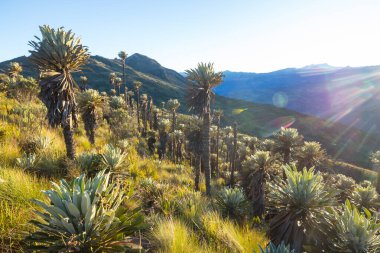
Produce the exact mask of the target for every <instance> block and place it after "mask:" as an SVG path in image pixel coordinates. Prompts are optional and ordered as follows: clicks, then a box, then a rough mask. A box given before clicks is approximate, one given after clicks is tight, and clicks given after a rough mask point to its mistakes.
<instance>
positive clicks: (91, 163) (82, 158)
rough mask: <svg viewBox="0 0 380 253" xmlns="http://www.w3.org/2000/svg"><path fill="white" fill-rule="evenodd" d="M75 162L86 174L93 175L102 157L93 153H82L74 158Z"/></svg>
mask: <svg viewBox="0 0 380 253" xmlns="http://www.w3.org/2000/svg"><path fill="white" fill-rule="evenodd" d="M76 161H77V164H78V166H79V168H80V170H81V172H85V173H86V174H87V175H90V176H91V175H94V174H95V173H96V172H98V171H99V170H100V167H101V166H99V165H100V164H101V161H102V157H101V156H100V155H98V154H94V153H87V152H85V153H82V154H80V155H79V156H78V157H77V158H76Z"/></svg>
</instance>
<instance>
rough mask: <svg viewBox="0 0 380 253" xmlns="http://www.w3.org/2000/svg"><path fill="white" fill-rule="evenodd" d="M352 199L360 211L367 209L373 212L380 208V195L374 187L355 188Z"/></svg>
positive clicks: (359, 186)
mask: <svg viewBox="0 0 380 253" xmlns="http://www.w3.org/2000/svg"><path fill="white" fill-rule="evenodd" d="M351 199H352V202H353V203H354V204H355V205H356V206H357V207H358V208H359V210H361V209H363V208H366V209H369V210H371V211H376V209H377V208H378V207H379V206H380V201H379V194H377V192H376V188H375V187H373V186H372V185H368V186H361V185H358V186H357V187H355V190H354V191H353V193H352V197H351Z"/></svg>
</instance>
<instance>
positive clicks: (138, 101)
mask: <svg viewBox="0 0 380 253" xmlns="http://www.w3.org/2000/svg"><path fill="white" fill-rule="evenodd" d="M136 115H137V130H138V131H139V132H140V92H139V90H137V114H136Z"/></svg>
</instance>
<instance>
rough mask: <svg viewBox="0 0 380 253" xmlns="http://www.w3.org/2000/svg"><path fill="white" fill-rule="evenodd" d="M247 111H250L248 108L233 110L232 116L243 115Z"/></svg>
mask: <svg viewBox="0 0 380 253" xmlns="http://www.w3.org/2000/svg"><path fill="white" fill-rule="evenodd" d="M246 110H248V108H238V109H233V110H232V114H234V115H237V114H240V113H242V112H245V111H246Z"/></svg>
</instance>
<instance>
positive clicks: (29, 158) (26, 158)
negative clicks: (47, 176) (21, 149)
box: [16, 153, 37, 170]
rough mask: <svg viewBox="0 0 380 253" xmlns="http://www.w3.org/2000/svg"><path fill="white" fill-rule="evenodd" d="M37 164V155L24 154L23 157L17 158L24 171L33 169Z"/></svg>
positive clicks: (17, 162)
mask: <svg viewBox="0 0 380 253" xmlns="http://www.w3.org/2000/svg"><path fill="white" fill-rule="evenodd" d="M36 163H37V156H36V155H35V154H26V153H24V154H23V155H22V157H19V158H16V164H17V165H18V166H19V167H20V168H22V169H24V170H28V169H33V168H34V167H35V165H36Z"/></svg>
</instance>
